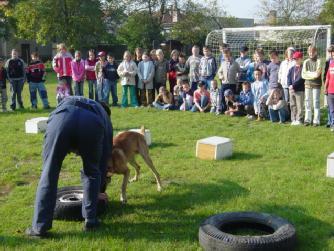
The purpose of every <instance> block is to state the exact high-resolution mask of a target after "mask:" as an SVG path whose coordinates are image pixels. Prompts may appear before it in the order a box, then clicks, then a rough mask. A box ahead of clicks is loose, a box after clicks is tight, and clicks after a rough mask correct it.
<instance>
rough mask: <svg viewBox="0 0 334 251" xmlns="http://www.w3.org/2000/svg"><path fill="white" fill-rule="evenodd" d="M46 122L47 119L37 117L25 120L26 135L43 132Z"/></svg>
mask: <svg viewBox="0 0 334 251" xmlns="http://www.w3.org/2000/svg"><path fill="white" fill-rule="evenodd" d="M47 121H48V117H39V118H33V119H29V120H27V121H26V122H25V127H26V133H39V132H45V131H46V122H47Z"/></svg>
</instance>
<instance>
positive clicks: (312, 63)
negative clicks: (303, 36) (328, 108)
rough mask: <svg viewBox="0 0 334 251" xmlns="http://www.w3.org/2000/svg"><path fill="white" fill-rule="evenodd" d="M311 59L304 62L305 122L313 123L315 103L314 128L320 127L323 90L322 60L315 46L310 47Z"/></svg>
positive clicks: (305, 123) (307, 123) (306, 124)
mask: <svg viewBox="0 0 334 251" xmlns="http://www.w3.org/2000/svg"><path fill="white" fill-rule="evenodd" d="M308 55H309V59H307V60H305V61H304V64H303V69H302V78H303V79H305V121H304V125H305V126H308V125H310V124H311V123H312V101H313V109H314V115H313V126H319V125H320V89H321V82H322V80H321V72H322V68H321V60H320V58H318V55H317V48H316V47H315V46H313V45H311V46H309V47H308Z"/></svg>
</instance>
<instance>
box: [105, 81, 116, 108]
mask: <svg viewBox="0 0 334 251" xmlns="http://www.w3.org/2000/svg"><path fill="white" fill-rule="evenodd" d="M102 92H103V95H102V96H103V99H102V101H103V102H105V103H106V104H109V96H110V92H111V97H112V103H113V105H116V104H117V103H118V97H117V81H116V80H113V81H111V80H109V79H105V82H104V84H103V90H102Z"/></svg>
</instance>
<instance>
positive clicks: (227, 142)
mask: <svg viewBox="0 0 334 251" xmlns="http://www.w3.org/2000/svg"><path fill="white" fill-rule="evenodd" d="M232 148H233V144H232V140H231V139H229V138H224V137H218V136H213V137H209V138H205V139H200V140H198V141H197V144H196V157H197V158H199V159H209V160H219V159H224V158H226V157H230V156H232Z"/></svg>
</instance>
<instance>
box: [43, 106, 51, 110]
mask: <svg viewBox="0 0 334 251" xmlns="http://www.w3.org/2000/svg"><path fill="white" fill-rule="evenodd" d="M43 108H44V109H45V110H48V109H51V106H49V105H48V106H44V107H43Z"/></svg>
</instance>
